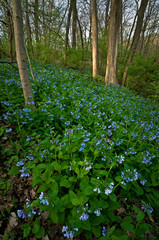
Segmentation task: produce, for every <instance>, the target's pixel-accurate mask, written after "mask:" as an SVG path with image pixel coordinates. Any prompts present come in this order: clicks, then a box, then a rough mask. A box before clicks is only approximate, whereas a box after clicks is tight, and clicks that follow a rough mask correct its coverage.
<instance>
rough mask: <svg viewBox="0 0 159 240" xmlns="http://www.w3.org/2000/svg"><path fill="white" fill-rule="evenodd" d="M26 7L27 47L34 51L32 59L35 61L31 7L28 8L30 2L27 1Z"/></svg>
mask: <svg viewBox="0 0 159 240" xmlns="http://www.w3.org/2000/svg"><path fill="white" fill-rule="evenodd" d="M25 5H26V6H25V7H26V33H27V45H29V47H30V48H31V51H32V57H33V59H34V50H33V44H32V36H31V27H30V21H29V7H28V0H25Z"/></svg>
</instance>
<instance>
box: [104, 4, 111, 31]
mask: <svg viewBox="0 0 159 240" xmlns="http://www.w3.org/2000/svg"><path fill="white" fill-rule="evenodd" d="M109 5H110V0H107V3H106V9H105V33H107V30H108V26H109V15H108V13H109Z"/></svg>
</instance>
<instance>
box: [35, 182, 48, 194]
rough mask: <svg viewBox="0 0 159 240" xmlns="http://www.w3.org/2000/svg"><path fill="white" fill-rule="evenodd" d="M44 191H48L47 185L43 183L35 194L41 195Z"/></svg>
mask: <svg viewBox="0 0 159 240" xmlns="http://www.w3.org/2000/svg"><path fill="white" fill-rule="evenodd" d="M46 190H48V185H47V184H45V183H43V184H42V185H41V186H40V187H39V188H38V190H37V193H41V192H45V191H46Z"/></svg>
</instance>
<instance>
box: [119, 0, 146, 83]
mask: <svg viewBox="0 0 159 240" xmlns="http://www.w3.org/2000/svg"><path fill="white" fill-rule="evenodd" d="M148 1H149V0H142V1H141V5H140V8H139V10H138V18H137V23H136V28H135V32H134V36H133V40H132V44H131V47H130V54H129V57H128V60H127V63H126V67H125V70H124V74H123V79H122V86H123V85H124V84H125V81H126V78H127V72H128V68H129V65H130V62H131V60H132V58H133V56H134V53H135V50H136V48H137V45H138V41H139V37H140V33H141V29H142V25H143V18H144V13H145V10H146V7H147V4H148Z"/></svg>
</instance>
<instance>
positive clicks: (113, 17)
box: [104, 0, 122, 85]
mask: <svg viewBox="0 0 159 240" xmlns="http://www.w3.org/2000/svg"><path fill="white" fill-rule="evenodd" d="M121 4H122V0H112V1H111V13H110V23H109V35H108V53H107V66H106V75H105V80H104V82H105V85H110V84H118V79H117V56H118V43H119V29H120V20H121V17H120V14H121V13H120V12H121Z"/></svg>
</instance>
